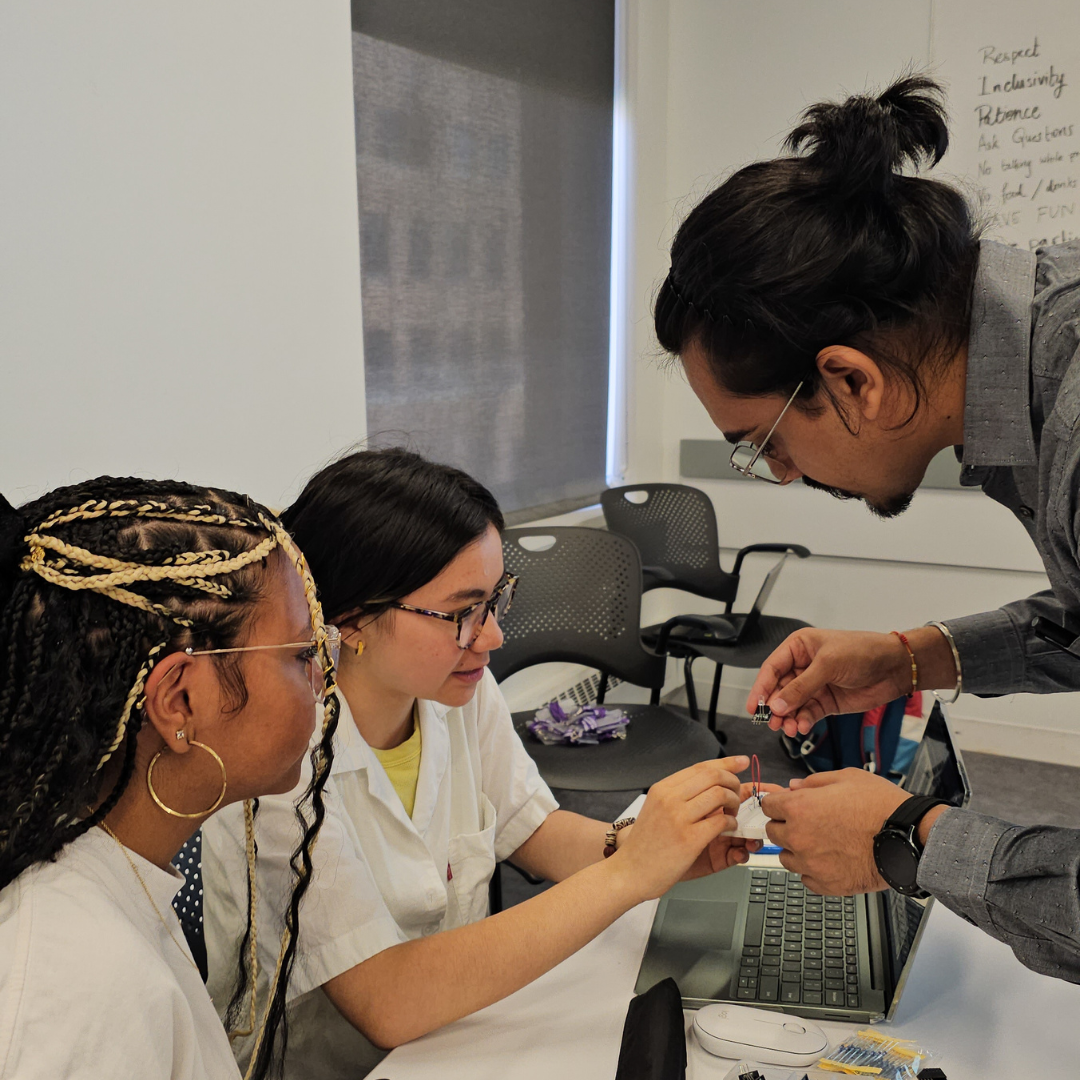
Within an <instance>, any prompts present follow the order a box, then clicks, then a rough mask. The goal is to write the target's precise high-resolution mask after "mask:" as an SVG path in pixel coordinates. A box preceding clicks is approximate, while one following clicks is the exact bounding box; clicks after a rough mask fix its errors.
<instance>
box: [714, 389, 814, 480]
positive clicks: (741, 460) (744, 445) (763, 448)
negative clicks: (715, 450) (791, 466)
mask: <svg viewBox="0 0 1080 1080" xmlns="http://www.w3.org/2000/svg"><path fill="white" fill-rule="evenodd" d="M802 388H803V384H802V383H799V385H798V386H796V387H795V393H793V394H792V395H791V397H789V398H788V401H787V404H786V405H785V406H784V407H783V409H781V410H780V415H779V416H778V417H777V418H776V423H774V424H773V426H772V427H771V428H769V434H768V435H766V436H765V438H764V439H763V440H762V441H761V445H760V446H755V445H754V444H753V443H752V442H738V443H736V444H735V449H734V450H732V451H731V467H732V468H733V469H734V470H735V471H736V472H738V473H742V474H743V476H749V477H750V478H751V479H753V480H764V481H766V482H767V483H769V484H782V483H783V482H784V481H785V480H786V479H787V474H788V466H787V464H786V463H785V462H783V461H781V460H780V459H779V458H778V457H776V456H774V455H773V454H771V453H770V452H769V450H768V446H769V440H770V439H771V438H772V435H773V432H774V431H775V430H776V425H777V424H779V423H780V421H781V420H783V419H784V413H786V412H787V411H788V409H790V408H791V403H792V402H793V401H794V400H795V396H796V394H798V392H799V391H800V390H801V389H802Z"/></svg>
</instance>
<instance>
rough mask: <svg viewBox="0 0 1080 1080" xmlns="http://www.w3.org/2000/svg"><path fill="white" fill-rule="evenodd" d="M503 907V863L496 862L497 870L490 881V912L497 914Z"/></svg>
mask: <svg viewBox="0 0 1080 1080" xmlns="http://www.w3.org/2000/svg"><path fill="white" fill-rule="evenodd" d="M502 909H503V895H502V864H501V863H496V864H495V872H494V873H493V874H492V875H491V881H489V882H488V912H489V914H491V915H497V914H498V913H499V912H500V911H502Z"/></svg>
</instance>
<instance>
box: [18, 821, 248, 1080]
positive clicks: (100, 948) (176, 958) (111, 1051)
mask: <svg viewBox="0 0 1080 1080" xmlns="http://www.w3.org/2000/svg"><path fill="white" fill-rule="evenodd" d="M129 854H130V856H131V859H132V861H133V862H134V863H135V865H136V866H137V867H138V868H139V873H140V874H141V875H142V878H143V881H145V882H146V886H147V888H148V889H149V890H150V893H151V895H152V896H153V897H154V902H155V903H156V904H157V906H158V910H159V911H160V912H161V914H162V916H163V917H164V918H165V919H166V920H167V922H168V926H169V929H170V930H172V933H173V936H174V937H175V938H176V940H175V941H173V940H172V939H171V938H170V937H169V932H168V930H166V928H165V926H164V925H163V924H162V922H161V920H160V919H159V918H158V916H157V915H156V914H155V912H154V909H153V907H152V905H151V903H150V901H149V899H147V896H146V893H145V892H144V891H143V888H142V886H141V885H140V884H139V882H138V879H137V878H136V877H135V874H134V873H133V872H132V869H131V867H130V866H129V865H128V862H127V860H126V859H125V858H124V853H123V852H122V851H121V850H120V848H119V847H118V845H117V843H116V841H115V840H113V839H112V837H110V836H108V835H106V833H104V832H103V831H102V830H101V829H91V830H90V831H89V832H87V833H85V834H84V835H83V836H80V837H79V838H78V839H76V840H74V841H72V843H70V844H68V845H67V847H65V848H64V849H63V850H62V851H61V852H60V854H59V856H58V857H57V859H56V861H55V862H51V863H40V864H38V865H36V866H32V867H31V868H30V869H28V870H25V871H23V873H22V874H20V875H19V876H18V877H17V878H16V879H15V880H14V881H13V882H11V884H10V885H8V886H7V887H6V888H5V889H4V890H3V891H0V1077H2V1078H3V1080H236V1078H238V1077H239V1075H240V1073H239V1071H238V1070H237V1067H236V1062H235V1060H234V1059H233V1055H232V1051H231V1050H230V1048H229V1040H228V1039H227V1038H226V1036H225V1030H224V1028H223V1027H222V1026H221V1021H220V1020H219V1019H218V1016H217V1013H216V1012H215V1011H214V1006H213V1003H212V1002H211V1001H210V997H209V995H208V994H207V992H206V987H205V986H203V981H202V977H201V976H200V975H199V972H198V971H197V970H196V968H195V967H194V965H193V962H192V960H191V959H190V957H191V954H190V952H189V951H188V947H187V942H186V941H185V940H184V932H183V930H181V928H180V923H179V922H178V921H177V918H176V915H175V913H174V912H173V909H172V906H171V905H172V899H173V897H174V896H175V895H176V893H177V892H178V891H179V890H180V889H181V888H182V887H183V885H184V878H183V875H182V874H180V872H179V871H178V870H172V872H169V871H166V870H162V869H161V868H160V867H158V866H155V865H154V864H153V863H151V862H148V861H147V860H146V859H144V858H142V857H141V856H140V855H136V854H135V853H134V852H129Z"/></svg>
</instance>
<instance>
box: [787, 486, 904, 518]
mask: <svg viewBox="0 0 1080 1080" xmlns="http://www.w3.org/2000/svg"><path fill="white" fill-rule="evenodd" d="M802 482H803V483H804V484H805V485H806V486H807V487H809V488H814V489H815V490H816V491H825V492H828V494H830V495H831V496H832V497H833V498H834V499H859V500H860V501H861V502H863V503H865V504H866V508H867V510H869V511H870V513H871V514H873V515H874V516H875V517H879V518H882V519H888V518H894V517H898V516H899V515H900V514H902V513H903V512H904V511H905V510H906V509H907V508H908V507H909V506H910V505H911V500H912V499H913V498H914V497H915V493H914V492H913V491H909V492H905V493H904V494H902V495H891V496H889V498H887V499H885V500H884V501H883V502H871V501H870V500H869V499H868V498H867V497H866V496H865V495H857V494H856V493H855V492H854V491H845V490H844V489H843V488H838V487H831V486H830V485H829V484H822V483H820V482H819V481H817V480H811V479H810V477H809V476H804V477H803V478H802Z"/></svg>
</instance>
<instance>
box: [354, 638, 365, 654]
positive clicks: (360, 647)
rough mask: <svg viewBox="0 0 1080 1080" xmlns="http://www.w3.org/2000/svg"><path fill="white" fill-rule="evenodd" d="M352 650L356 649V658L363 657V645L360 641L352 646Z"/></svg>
mask: <svg viewBox="0 0 1080 1080" xmlns="http://www.w3.org/2000/svg"><path fill="white" fill-rule="evenodd" d="M353 648H354V649H356V655H357V656H363V655H364V643H363V642H362V641H358V642H357V643H356V644H355V645H354V646H353Z"/></svg>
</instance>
